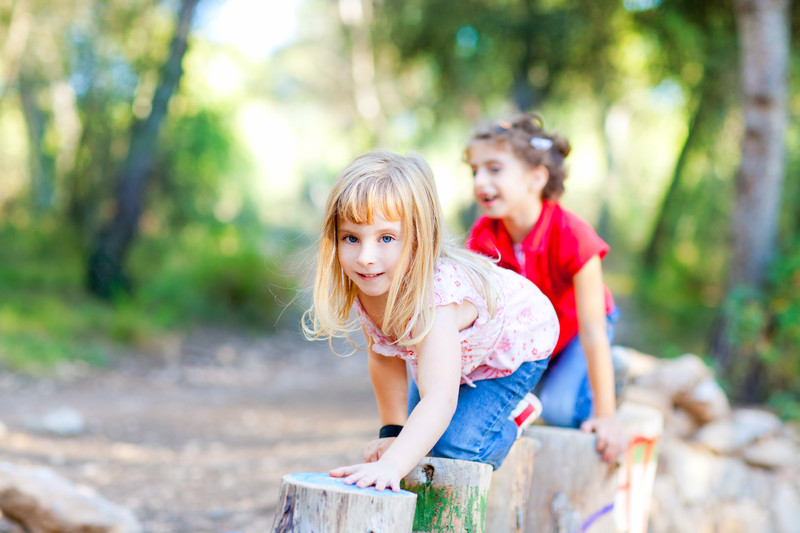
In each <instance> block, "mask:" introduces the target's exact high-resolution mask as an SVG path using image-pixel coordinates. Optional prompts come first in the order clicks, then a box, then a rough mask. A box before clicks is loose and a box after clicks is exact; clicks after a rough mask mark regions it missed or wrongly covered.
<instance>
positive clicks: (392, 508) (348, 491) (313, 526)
mask: <svg viewBox="0 0 800 533" xmlns="http://www.w3.org/2000/svg"><path fill="white" fill-rule="evenodd" d="M416 501H417V496H416V495H415V494H413V493H411V492H406V491H401V492H399V493H397V492H394V491H392V490H384V491H378V490H375V489H374V488H364V489H359V488H358V487H356V486H355V485H345V483H344V481H343V480H342V479H339V478H333V477H330V476H329V475H327V474H319V473H299V474H289V475H286V476H283V479H281V490H280V495H279V496H278V510H277V512H276V513H275V520H274V523H273V525H272V529H271V531H272V533H339V532H345V531H357V532H368V531H375V532H378V531H380V532H385V533H411V526H412V524H413V523H414V508H415V504H416Z"/></svg>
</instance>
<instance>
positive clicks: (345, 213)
mask: <svg viewBox="0 0 800 533" xmlns="http://www.w3.org/2000/svg"><path fill="white" fill-rule="evenodd" d="M376 215H380V216H382V217H383V218H385V219H386V220H389V221H392V222H394V221H398V220H399V221H400V222H401V224H402V226H403V232H404V235H405V239H404V243H403V250H402V253H401V259H400V263H399V265H398V266H397V269H396V270H395V272H396V274H395V277H394V279H393V280H392V284H391V286H390V288H389V294H388V298H387V302H386V308H385V310H384V316H383V321H382V328H381V329H382V331H383V333H384V334H385V335H387V336H388V337H389V338H391V339H393V340H394V342H396V343H397V344H399V345H401V346H409V345H414V344H417V343H418V342H419V341H420V340H422V339H423V338H424V337H425V335H427V333H428V331H430V329H431V327H432V325H433V314H434V308H433V275H434V271H435V269H436V263H437V261H439V260H440V259H450V260H451V261H454V262H456V263H458V264H460V265H462V266H463V267H464V268H466V270H467V273H468V275H469V277H470V279H471V281H472V282H473V283H474V284H475V286H476V287H477V288H478V290H479V291H481V292H483V294H484V296H485V298H486V301H487V303H488V305H489V309H490V313H491V314H492V315H494V311H495V309H496V304H497V298H498V297H497V292H496V290H495V288H494V286H493V285H494V284H493V282H492V276H491V264H490V262H489V260H488V259H486V258H484V257H482V256H479V255H477V254H474V253H472V252H469V251H466V250H463V249H460V248H458V247H457V246H456V245H455V244H453V243H452V242H450V240H449V239H448V237H447V233H446V228H445V227H444V221H443V217H442V208H441V205H440V204H439V196H438V195H437V193H436V184H435V182H434V179H433V172H432V171H431V168H430V166H428V163H426V162H425V160H424V159H423V158H422V157H421V156H420V155H418V154H414V153H410V154H407V155H405V156H403V155H399V154H395V153H393V152H389V151H374V152H368V153H366V154H364V155H361V156H360V157H358V158H356V159H355V160H354V161H353V162H352V163H350V165H348V166H347V168H345V169H344V170H343V171H342V173H341V174H340V175H339V177H338V178H337V179H336V182H335V183H334V184H333V189H332V190H331V192H330V195H329V196H328V202H327V204H326V206H325V215H324V219H323V226H322V234H321V236H320V243H319V253H318V255H317V270H316V275H315V279H314V291H313V305H312V307H311V308H310V309H309V310H308V311H307V312H306V314H305V315H304V317H303V332H304V333H305V335H306V337H307V338H309V339H312V340H313V339H320V338H328V339H329V338H331V337H333V336H338V335H347V334H348V333H349V332H351V331H353V330H354V329H355V328H356V325H355V324H354V323H350V322H348V317H349V315H350V311H351V309H352V306H353V301H354V299H355V297H356V295H357V292H358V289H357V287H356V286H355V285H354V284H353V283H351V282H350V280H349V278H347V276H346V275H345V273H344V271H343V270H342V267H341V265H340V264H339V257H338V249H337V246H338V236H337V219H338V218H339V217H341V218H342V219H344V220H347V221H349V222H352V223H354V224H372V223H373V222H374V220H375V216H376Z"/></svg>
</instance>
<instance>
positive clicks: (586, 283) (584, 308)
mask: <svg viewBox="0 0 800 533" xmlns="http://www.w3.org/2000/svg"><path fill="white" fill-rule="evenodd" d="M573 283H574V285H575V301H576V304H577V310H578V329H579V337H580V340H581V345H583V350H584V352H585V353H586V365H587V369H588V374H589V382H590V383H591V385H592V393H593V395H594V416H595V417H594V418H593V419H591V420H587V421H586V422H585V423H584V424H583V425H582V426H581V429H583V430H584V431H594V432H595V433H597V451H598V452H599V453H601V454H602V456H603V460H605V461H608V462H611V461H614V460H616V458H617V456H618V455H619V453H620V451H622V444H623V438H624V437H623V434H622V428H621V427H620V425H619V423H618V422H617V421H616V420H615V418H614V415H615V413H616V398H615V397H614V369H613V365H612V363H611V345H610V344H609V342H608V336H607V335H606V310H605V292H604V290H603V271H602V267H601V265H600V257H599V256H597V255H595V256H594V257H592V258H591V259H589V261H587V262H586V264H584V265H583V267H582V268H581V269H580V270H579V271H578V273H577V274H575V276H574V277H573Z"/></svg>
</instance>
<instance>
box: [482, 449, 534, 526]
mask: <svg viewBox="0 0 800 533" xmlns="http://www.w3.org/2000/svg"><path fill="white" fill-rule="evenodd" d="M536 445H537V442H536V440H534V439H533V438H531V437H527V436H524V435H523V436H522V437H521V438H519V439H517V442H515V443H514V446H512V447H511V451H509V452H508V456H507V457H506V459H505V461H503V464H502V465H501V466H500V468H498V469H497V470H495V471H494V473H493V474H492V483H491V485H490V487H489V502H488V504H487V507H486V531H487V532H490V533H522V532H523V531H525V530H526V523H525V510H526V509H527V506H528V500H529V498H530V495H531V490H532V486H533V480H534V475H533V462H534V458H535V456H536Z"/></svg>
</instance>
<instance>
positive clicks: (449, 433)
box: [408, 359, 548, 469]
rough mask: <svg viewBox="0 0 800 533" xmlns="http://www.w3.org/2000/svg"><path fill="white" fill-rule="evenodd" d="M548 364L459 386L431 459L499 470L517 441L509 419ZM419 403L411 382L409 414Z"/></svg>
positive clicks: (535, 364)
mask: <svg viewBox="0 0 800 533" xmlns="http://www.w3.org/2000/svg"><path fill="white" fill-rule="evenodd" d="M547 361H548V359H542V360H541V361H531V362H528V363H523V364H522V365H521V366H520V367H519V368H518V369H517V370H516V371H515V372H514V373H513V374H509V375H508V376H505V377H502V378H494V379H482V380H480V381H476V382H475V386H474V387H470V386H469V385H461V388H460V389H459V391H458V405H457V406H456V412H455V414H454V415H453V418H452V420H451V421H450V425H449V426H448V427H447V429H446V430H445V432H444V434H443V435H442V436H441V438H440V439H439V442H437V443H436V444H435V445H434V447H433V449H432V450H431V453H430V455H432V456H433V457H445V458H448V459H462V460H465V461H476V462H480V463H488V464H490V465H492V467H493V468H495V469H496V468H498V467H499V466H500V464H501V463H502V462H503V460H504V459H505V458H506V455H508V451H509V450H510V449H511V446H512V445H513V444H514V441H515V440H516V439H517V425H516V424H515V423H514V421H513V420H509V418H508V417H509V415H510V414H511V411H512V410H513V409H514V408H515V407H516V406H517V404H518V403H519V401H520V400H521V399H522V398H523V397H524V396H525V395H526V394H527V393H528V392H530V390H531V389H533V387H534V386H535V385H536V383H537V382H538V381H539V378H540V377H541V376H542V373H543V372H544V369H545V368H546V367H547ZM419 399H420V398H419V389H418V388H417V384H416V383H414V381H413V380H412V381H411V384H410V386H409V391H408V412H409V413H411V411H412V410H413V409H414V407H415V406H416V405H417V403H419Z"/></svg>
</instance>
